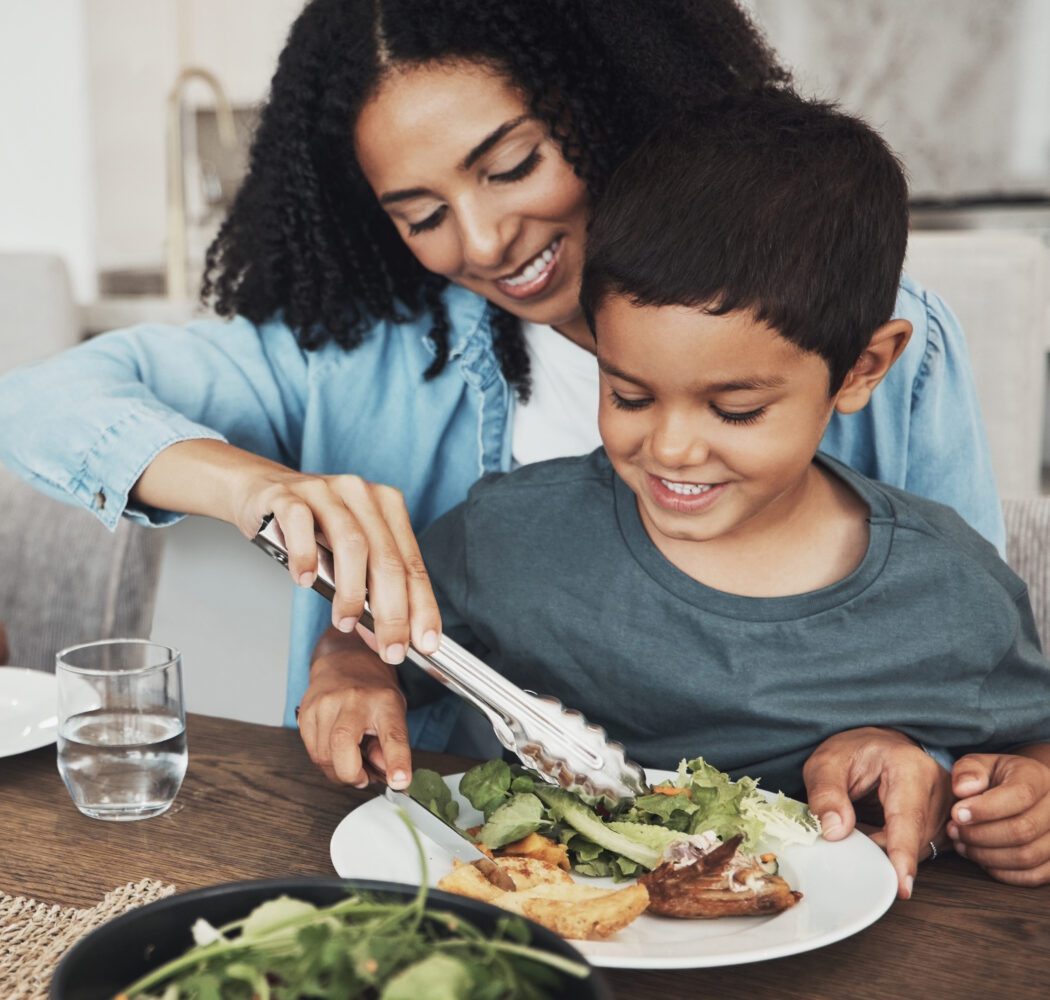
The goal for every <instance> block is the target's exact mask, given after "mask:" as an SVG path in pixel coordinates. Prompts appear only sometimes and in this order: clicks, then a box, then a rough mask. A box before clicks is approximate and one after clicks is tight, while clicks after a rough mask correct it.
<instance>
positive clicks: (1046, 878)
mask: <svg viewBox="0 0 1050 1000" xmlns="http://www.w3.org/2000/svg"><path fill="white" fill-rule="evenodd" d="M985 870H986V871H987V872H988V874H989V875H991V876H992V878H994V879H998V880H999V881H1000V882H1005V883H1007V884H1008V885H1021V886H1028V887H1032V886H1040V885H1048V884H1050V862H1047V863H1046V864H1044V865H1040V866H1039V867H1038V868H1027V869H1019V868H988V867H986V869H985Z"/></svg>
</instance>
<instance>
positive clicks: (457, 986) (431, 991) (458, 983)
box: [379, 953, 474, 1000]
mask: <svg viewBox="0 0 1050 1000" xmlns="http://www.w3.org/2000/svg"><path fill="white" fill-rule="evenodd" d="M473 983H474V979H473V977H472V976H471V974H470V971H469V970H468V969H467V967H466V965H464V964H463V962H461V961H460V960H459V959H458V958H453V957H452V956H451V955H445V954H441V953H438V954H434V955H430V956H428V957H427V958H424V959H423V960H422V961H421V962H416V964H415V965H410V966H409V967H408V968H407V969H404V970H402V971H401V972H399V973H398V974H397V975H396V976H394V977H393V978H392V979H391V980H390V981H389V982H388V983H387V984H386V986H384V987H383V990H382V992H381V993H380V994H379V996H380V1000H466V998H467V997H469V996H470V991H471V987H472V986H473Z"/></svg>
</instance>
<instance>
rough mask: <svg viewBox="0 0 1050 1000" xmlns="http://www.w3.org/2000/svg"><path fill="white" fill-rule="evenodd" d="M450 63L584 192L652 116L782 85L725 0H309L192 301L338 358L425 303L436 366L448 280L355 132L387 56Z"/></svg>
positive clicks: (520, 370)
mask: <svg viewBox="0 0 1050 1000" xmlns="http://www.w3.org/2000/svg"><path fill="white" fill-rule="evenodd" d="M456 59H466V60H472V61H476V62H482V63H485V64H486V65H491V66H494V67H496V68H497V69H499V70H500V71H502V72H504V73H505V74H506V75H507V77H508V79H509V80H510V81H511V82H512V83H514V84H515V85H516V86H517V87H519V88H520V89H521V91H522V92H523V93H524V94H526V95H528V99H529V102H530V105H531V111H532V113H533V114H535V115H536V116H537V118H538V119H540V120H541V121H543V122H544V123H545V124H546V125H547V126H548V128H549V129H550V132H551V134H552V136H553V138H554V139H555V141H556V142H557V143H558V144H559V146H560V147H561V150H562V153H563V155H564V156H565V159H566V160H567V161H568V162H569V164H571V166H572V167H573V169H574V170H575V172H576V174H577V175H578V176H579V177H580V178H581V179H583V181H584V182H585V183H586V184H587V187H588V190H589V192H590V194H591V196H592V198H593V197H597V196H599V195H600V194H601V191H602V189H603V187H604V186H605V183H606V181H607V180H608V178H609V176H610V175H611V173H612V171H613V169H614V168H615V167H616V165H617V164H618V163H619V162H620V161H621V160H622V159H623V158H624V157H625V156H626V155H627V154H628V153H630V151H631V150H632V149H633V148H634V147H635V146H636V145H637V144H638V143H639V142H640V141H641V139H642V138H643V137H644V136H645V135H646V134H647V133H648V132H649V131H650V130H651V129H652V128H653V126H655V125H656V124H657V123H658V122H659V121H661V120H662V119H663V118H664V117H666V116H667V115H670V114H673V113H675V112H677V111H680V110H682V109H683V108H686V107H689V106H695V105H697V104H703V103H708V102H710V101H713V100H717V99H719V98H722V97H724V96H726V95H727V94H735V93H740V92H750V91H755V90H760V89H763V88H766V87H770V86H777V85H781V84H786V83H787V82H788V74H787V73H786V71H785V70H784V69H782V68H781V67H780V66H779V65H778V63H777V62H776V59H775V57H774V56H773V54H772V52H771V51H770V49H769V48H768V46H767V45H766V43H765V42H764V40H763V39H762V37H761V35H760V34H759V33H758V31H757V30H756V29H755V27H754V26H753V25H752V23H751V22H750V21H749V20H748V18H747V16H746V14H744V13H743V11H741V10H740V9H739V8H738V7H737V5H736V3H735V2H734V0H313V2H311V3H309V4H308V5H307V6H306V8H305V9H304V10H303V12H302V13H301V14H300V16H299V18H298V19H297V20H296V22H295V23H294V25H293V26H292V29H291V32H290V34H289V38H288V42H287V44H286V46H285V48H284V51H283V52H282V53H281V57H280V60H279V62H278V66H277V71H276V73H275V75H274V78H273V82H272V84H271V91H270V97H269V101H268V102H267V104H266V105H265V106H264V108H263V109H262V114H261V117H260V120H259V125H258V128H257V130H256V133H255V137H254V140H253V143H252V147H251V154H250V158H249V169H248V173H247V176H246V177H245V180H244V183H243V184H242V186H241V188H240V190H239V191H238V193H237V196H236V198H235V200H234V203H233V206H232V208H231V210H230V213H229V215H228V216H227V218H226V220H225V222H224V224H223V226H222V228H221V229H220V231H219V234H218V236H217V237H216V239H215V241H214V243H213V244H212V245H211V247H210V248H209V250H208V255H207V260H206V265H205V275H204V284H203V287H202V298H203V299H204V300H205V301H210V302H212V303H213V305H214V307H215V309H216V311H217V312H218V313H219V314H220V315H223V316H232V315H234V314H240V315H242V316H245V317H247V318H248V319H250V320H252V321H253V322H256V323H261V322H263V321H265V320H267V319H269V318H271V317H272V316H274V315H275V314H277V313H278V312H279V313H281V314H282V316H283V319H284V321H285V322H286V323H287V324H288V325H289V326H290V327H291V328H292V329H294V330H295V331H297V336H298V338H299V343H300V344H301V346H302V347H303V348H304V349H306V350H312V349H316V348H318V347H320V346H322V345H323V344H325V343H327V342H328V341H330V340H332V341H335V342H336V343H337V344H339V345H340V346H341V347H343V348H346V349H348V350H349V349H351V348H354V347H356V346H357V345H358V344H359V343H360V342H361V339H362V337H363V336H364V334H365V333H366V331H367V330H368V328H369V327H370V325H371V324H372V323H374V322H375V321H377V320H391V321H394V322H399V321H404V320H405V319H407V318H408V317H410V316H418V315H421V314H422V313H423V312H424V311H429V313H430V315H431V317H432V322H433V326H432V329H431V340H432V342H433V344H434V346H435V348H436V357H435V360H434V362H433V364H432V365H431V366H430V368H429V369H428V370H427V372H426V373H425V374H426V376H427V377H433V376H434V375H436V374H438V373H439V372H440V371H441V370H442V369H443V368H444V366H445V363H446V361H447V358H448V317H447V316H446V314H445V309H444V305H443V300H442V291H443V289H444V288H445V286H446V285H447V283H448V282H447V279H445V278H442V277H440V276H438V275H435V274H432V273H430V272H428V271H427V270H426V269H425V268H423V266H422V265H421V264H419V262H418V261H417V260H416V259H415V257H414V256H413V255H412V253H411V252H410V251H409V249H408V248H407V247H406V246H405V244H404V242H403V241H402V239H401V237H400V236H399V234H398V232H397V230H396V229H395V227H394V224H393V223H392V222H391V221H390V219H389V218H388V217H387V215H386V214H385V212H384V211H383V210H382V208H381V207H380V205H379V203H378V200H377V199H376V197H375V195H374V194H373V192H372V190H371V188H370V187H369V185H368V182H367V181H366V180H365V178H364V176H363V174H362V173H361V169H360V167H359V166H358V164H357V160H356V157H355V154H354V148H353V124H354V122H355V121H356V118H357V115H358V113H359V111H360V109H361V107H362V106H363V104H364V102H365V101H367V100H368V98H369V97H370V95H371V94H373V93H374V92H375V90H376V87H377V84H378V82H379V81H380V80H381V78H382V76H383V74H384V72H385V71H386V70H387V69H388V68H389V67H390V66H391V65H392V64H412V63H428V62H434V61H441V60H456ZM492 309H493V314H492V326H493V337H494V345H495V349H496V352H497V356H498V358H499V361H500V364H501V366H502V370H503V372H504V375H505V376H506V377H507V379H508V381H509V382H511V383H513V384H515V385H517V386H518V390H519V393H523V394H527V392H528V358H527V355H526V353H525V349H524V345H523V343H522V339H521V333H520V327H519V322H518V320H517V319H516V318H515V317H514V316H512V315H511V314H510V313H507V312H505V311H503V310H502V309H498V308H496V307H492Z"/></svg>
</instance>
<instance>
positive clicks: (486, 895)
mask: <svg viewBox="0 0 1050 1000" xmlns="http://www.w3.org/2000/svg"><path fill="white" fill-rule="evenodd" d="M453 865H454V866H455V867H453V869H452V871H450V872H449V873H448V874H447V875H446V876H445V877H444V878H442V879H441V880H440V881H439V882H438V884H437V887H438V888H439V889H442V890H443V891H445V892H451V893H455V895H457V896H468V897H469V898H470V899H480V900H481V901H482V902H483V903H491V902H494V901H495V900H496V899H497V898H498V897H499V896H502V895H505V893H504V892H503V890H502V889H499V888H497V887H496V886H494V885H493V884H492V883H491V882H490V881H489V880H488V879H487V878H485V876H484V875H482V874H481V872H479V871H478V870H477V868H475V867H474V866H473V865H468V864H464V863H463V862H462V861H454V862H453ZM507 895H510V894H507Z"/></svg>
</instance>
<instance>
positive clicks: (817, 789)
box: [802, 726, 952, 899]
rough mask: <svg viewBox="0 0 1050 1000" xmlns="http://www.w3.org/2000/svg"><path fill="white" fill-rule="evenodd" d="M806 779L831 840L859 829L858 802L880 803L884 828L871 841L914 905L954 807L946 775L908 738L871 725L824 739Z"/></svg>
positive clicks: (812, 806)
mask: <svg viewBox="0 0 1050 1000" xmlns="http://www.w3.org/2000/svg"><path fill="white" fill-rule="evenodd" d="M802 773H803V778H804V780H805V782H806V791H807V794H808V798H809V807H810V809H812V810H813V812H814V813H815V814H816V815H817V816H819V817H820V822H821V826H822V827H823V831H824V837H825V839H826V840H842V838H843V837H845V836H846V835H847V834H848V833H849V832H850V831H851V830H852V829H853V828H854V826H855V825H856V823H857V812H856V809H855V806H854V804H855V803H857V804H858V805H859V804H860V803H861V801H862V800H866V801H867V802H868V803H869V804H870V803H872V802H875V803H877V812H878V813H880V814H881V816H879V817H878V819H877V820H876V822H879V821H881V823H882V826H881V829H878V830H877V831H875V832H874V833H873V834H872V835H871V838H872V840H874V841H875V842H876V843H877V844H878V845H879V846H880V847H882V848H883V849H884V850H885V851H886V854H887V855H888V856H889V859H890V863H891V864H892V865H893V868H894V870H895V871H896V872H897V883H898V895H899V896H900V898H901V899H909V898H910V897H911V893H912V886H913V883H914V881H915V872H916V870H917V868H918V863H919V859H920V857H926V856H927V855H928V854H929V853H930V850H929V845H930V843H931V842H934V843H937V842H938V841H939V840H940V841H942V842H943V840H942V837H943V831H944V827H945V823H946V821H947V819H948V809H949V807H950V806H951V802H952V790H951V781H950V775H949V774H948V772H947V771H946V770H945V769H944V768H943V767H941V766H940V764H938V763H937V762H936V761H935V760H934V759H933V758H932V757H930V756H929V754H927V753H926V751H925V750H923V749H922V748H921V747H920V746H918V745H917V744H915V743H914V742H913V741H912V740H910V739H908V737H907V736H905V735H904V734H903V733H899V732H897V731H896V730H892V729H878V728H875V727H873V726H872V727H864V728H862V729H849V730H847V731H846V732H843V733H837V734H836V735H835V736H831V737H829V738H828V739H826V740H825V741H824V742H823V743H821V745H820V746H819V747H817V749H816V750H815V751H814V752H813V754H812V756H811V757H810V758H809V760H808V761H806V764H805V767H804V768H803V772H802Z"/></svg>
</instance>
